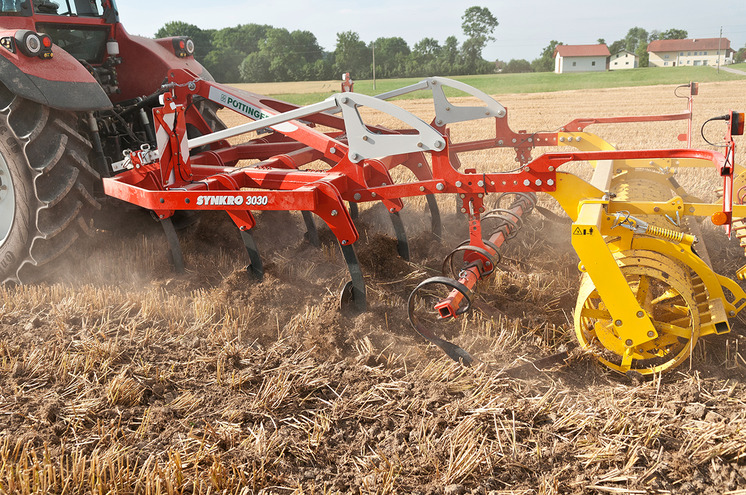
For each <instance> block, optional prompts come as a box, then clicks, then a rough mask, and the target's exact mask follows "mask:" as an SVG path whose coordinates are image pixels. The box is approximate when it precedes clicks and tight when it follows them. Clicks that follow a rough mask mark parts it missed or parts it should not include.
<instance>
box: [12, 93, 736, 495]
mask: <svg viewBox="0 0 746 495" xmlns="http://www.w3.org/2000/svg"><path fill="white" fill-rule="evenodd" d="M744 95H746V82H727V83H707V84H703V85H702V86H701V87H700V96H699V97H698V98H697V100H696V102H695V116H696V118H695V123H694V129H695V130H698V129H699V127H700V125H701V123H702V122H703V121H704V120H705V119H706V118H708V117H711V116H715V115H721V114H723V113H726V112H727V111H728V110H729V109H737V110H746V108H744V107H746V97H744ZM496 98H497V99H498V101H501V102H502V103H503V104H504V105H505V106H507V107H508V109H509V115H510V122H511V126H512V127H513V128H514V129H516V130H518V129H526V130H530V131H552V130H556V129H558V128H560V127H561V126H562V125H563V124H565V123H566V122H568V121H570V120H572V119H574V118H576V117H604V116H616V115H640V114H656V113H677V112H681V111H683V110H685V106H686V100H683V99H677V98H675V97H674V96H673V87H672V86H662V87H661V86H659V87H644V88H627V89H624V88H621V89H614V90H592V91H569V92H559V93H546V94H525V95H497V96H496ZM401 106H402V107H404V108H405V109H407V110H409V111H411V112H413V113H415V114H417V115H420V116H422V117H423V118H424V119H425V120H426V121H429V120H430V119H431V117H432V104H431V103H430V102H428V101H422V100H415V101H405V102H401ZM221 117H222V118H223V119H224V120H225V121H226V122H227V123H228V124H229V125H234V124H236V123H238V122H239V121H238V120H236V119H235V118H234V117H233V116H232V115H231V114H229V113H226V112H223V113H221ZM389 124H390V125H393V123H389ZM588 130H589V131H590V132H595V133H597V134H599V135H601V136H603V137H605V138H606V139H607V140H608V141H610V142H612V143H614V144H616V145H617V146H618V147H619V148H667V147H680V146H681V143H680V142H679V141H677V140H676V135H678V134H679V133H681V132H684V131H685V124H684V123H682V122H678V123H664V124H661V123H650V124H639V125H635V126H629V125H614V126H603V127H600V126H597V127H591V128H589V129H588ZM489 132H490V126H489V123H488V122H487V121H482V122H477V123H470V124H465V125H462V126H459V127H458V128H457V129H455V130H454V139H455V140H457V141H458V140H461V139H479V138H485V137H488V136H489ZM717 132H719V131H717ZM717 132H716V133H715V134H714V135H712V136H710V139H711V140H712V139H718V138H719V135H718V134H717ZM739 144H741V143H740V142H739ZM693 146H694V147H701V148H707V147H708V146H707V145H706V143H704V141H703V140H702V139H701V137H700V136H699V135H698V133H697V134H695V139H694V143H693ZM540 152H541V150H539V151H537V152H535V156H536V155H538V153H540ZM464 161H465V166H466V167H473V168H477V169H478V170H484V171H487V170H490V171H499V170H509V169H512V168H513V167H514V165H515V162H514V161H513V156H511V155H510V154H509V153H503V152H483V153H473V154H471V155H470V156H468V157H467V158H466V159H465V160H464ZM577 171H578V173H579V174H580V175H584V176H586V175H587V174H588V171H589V167H585V168H584V167H582V166H581V167H579V168H578V169H577ZM681 182H682V184H683V185H684V186H685V187H687V188H689V189H690V190H692V191H693V192H695V193H697V194H699V195H701V196H705V197H706V198H709V199H713V198H715V189H716V188H717V187H718V178H717V176H716V173H715V172H714V171H711V170H708V171H699V172H697V173H695V174H691V175H683V176H682V177H681ZM405 203H406V205H407V206H406V207H405V210H404V211H403V213H402V215H403V217H404V221H405V225H406V227H407V231H408V235H409V240H410V248H411V250H412V261H410V262H406V261H404V260H402V259H400V258H399V257H398V256H397V254H396V246H395V241H394V239H393V238H392V234H393V231H392V230H391V227H390V224H389V222H388V219H387V217H386V214H385V211H383V210H382V209H381V208H380V205H379V206H376V205H370V206H369V207H364V208H362V209H361V215H360V219H359V223H358V229H359V231H360V234H361V239H360V241H359V242H358V243H357V244H356V246H355V247H356V250H357V254H358V256H359V258H360V261H361V264H362V267H363V271H364V273H365V275H366V282H367V284H368V305H369V310H368V311H367V312H365V313H363V314H355V313H352V312H346V311H341V310H340V309H339V303H338V293H339V290H340V289H341V287H342V285H343V284H344V282H345V281H346V280H347V278H348V275H347V272H346V267H345V265H344V261H343V259H342V256H341V253H340V251H339V248H338V246H337V245H336V243H335V241H334V238H333V237H332V236H331V234H330V233H329V232H328V229H326V228H320V236H321V240H322V247H321V248H315V247H313V246H311V245H310V244H309V243H308V242H307V241H306V240H305V239H304V235H303V232H304V228H303V220H302V218H301V217H300V215H299V214H298V213H274V212H267V213H261V214H259V215H257V217H258V225H257V228H256V231H255V239H256V241H257V244H258V246H259V249H260V251H261V253H262V256H263V259H264V263H265V269H266V276H265V279H264V281H263V282H261V283H257V282H255V281H253V280H252V279H251V277H250V276H249V275H248V274H247V273H246V272H245V270H244V267H245V266H246V264H247V262H248V261H247V257H246V253H245V251H244V249H243V245H242V244H241V240H240V237H239V235H238V232H237V231H236V229H235V228H234V227H233V226H232V224H231V223H230V221H229V219H228V218H227V216H225V215H218V214H215V215H204V216H203V218H202V219H201V221H200V222H199V223H198V224H197V225H193V226H191V227H189V228H188V229H186V230H185V231H183V232H182V233H181V240H182V246H183V249H184V254H185V258H186V264H187V273H186V274H185V275H181V276H179V275H175V274H174V273H173V272H172V270H171V268H170V265H169V261H168V250H167V247H166V243H165V240H164V238H163V236H162V233H161V231H160V230H159V227H158V225H157V224H155V223H154V222H152V221H150V220H149V218H148V216H147V215H146V214H143V213H142V212H137V211H132V212H129V213H128V214H127V215H126V216H124V217H123V218H127V219H128V220H127V221H122V222H120V223H119V224H117V225H113V226H110V227H109V228H106V229H102V230H101V231H99V232H98V233H97V234H96V235H95V236H94V237H93V238H91V239H88V240H86V241H85V243H84V245H83V246H81V248H80V249H77V250H76V251H75V252H73V253H71V255H70V257H69V259H67V260H65V261H64V262H63V263H60V267H59V270H58V271H57V272H56V273H54V274H50V276H51V277H52V278H53V281H54V282H53V283H50V284H43V285H33V286H26V287H17V288H2V289H0V298H1V299H0V436H1V438H0V492H4V493H16V492H19V493H153V494H155V493H169V494H172V493H266V494H269V493H276V494H291V493H296V494H310V493H421V494H448V495H457V494H488V493H493V494H508V493H515V494H549V493H578V494H580V493H640V494H644V493H686V494H690V493H691V494H698V493H713V494H715V493H730V494H736V493H746V408H745V406H746V383H745V382H744V379H745V378H746V338H745V337H746V327H745V326H744V322H743V321H742V320H741V319H740V318H736V319H735V320H733V331H732V332H731V333H730V334H728V335H724V336H719V337H715V338H707V339H704V341H701V342H700V343H698V346H697V348H696V349H695V352H694V355H693V357H692V359H691V360H690V362H687V363H686V364H685V365H683V366H681V367H680V368H678V369H677V370H675V371H673V372H671V373H669V374H667V375H663V376H657V377H655V378H654V379H653V380H650V381H640V382H636V381H632V380H630V379H628V378H626V377H624V376H618V375H615V374H612V373H610V372H608V371H606V370H604V369H603V368H602V367H601V366H600V365H599V364H598V363H597V362H596V361H595V359H594V358H593V357H592V356H590V355H587V354H584V353H583V352H580V351H579V350H577V349H576V348H574V343H575V336H574V330H573V328H572V311H573V307H574V304H575V297H576V294H577V289H578V285H579V274H578V271H577V268H576V266H577V257H576V256H575V254H574V252H573V251H572V248H571V246H570V232H569V228H568V225H567V224H563V223H558V222H556V221H553V220H550V219H547V218H544V217H542V216H541V215H539V214H538V213H536V212H534V213H533V214H532V215H531V216H530V217H528V218H527V219H526V222H525V225H524V227H523V229H522V230H521V231H520V233H519V235H518V236H517V237H516V238H514V239H512V240H511V241H510V242H509V243H508V244H507V245H506V249H505V251H504V253H503V255H504V257H503V260H504V261H503V263H502V269H501V270H500V271H498V272H496V274H495V275H493V277H492V278H491V279H490V280H489V281H488V282H486V283H485V284H483V285H482V286H481V287H480V288H479V291H478V302H479V304H478V310H477V311H475V312H474V313H472V314H470V315H468V316H467V317H465V318H464V319H463V324H462V325H461V328H460V331H459V333H458V335H454V336H453V340H454V341H457V342H458V343H459V344H461V345H462V346H463V347H465V348H466V349H467V350H469V351H470V352H472V353H474V354H475V355H476V356H477V357H479V358H480V359H481V360H482V361H484V362H485V363H486V364H487V365H488V366H485V367H479V368H472V369H468V368H463V367H460V366H459V365H457V364H455V363H453V362H451V361H450V360H449V359H448V358H447V357H445V356H444V355H442V353H441V352H440V350H438V349H437V348H435V347H433V346H428V345H426V343H424V342H423V341H422V340H421V339H419V338H418V337H417V336H416V335H415V334H414V332H413V331H412V330H411V328H410V327H409V323H408V321H407V317H406V307H405V305H406V300H407V296H408V295H409V293H410V292H411V291H412V289H413V288H414V287H415V286H416V285H417V284H418V283H419V282H420V281H421V280H423V279H425V278H426V277H429V276H433V275H436V274H437V273H438V272H439V270H440V264H441V261H442V259H443V257H444V256H445V255H446V254H447V253H448V252H449V251H450V250H451V249H452V248H453V247H455V246H456V245H457V244H458V243H459V242H461V241H462V240H463V239H465V237H466V225H465V220H464V218H463V217H461V216H459V215H456V213H455V203H454V200H453V198H449V197H441V198H439V205H440V208H441V212H442V214H443V217H444V235H443V239H442V240H436V239H434V238H433V236H432V235H431V233H430V232H429V230H428V228H429V223H430V222H429V218H428V215H427V212H426V210H425V202H424V201H422V200H408V201H406V202H405ZM540 204H542V205H543V206H545V207H547V208H551V209H554V210H555V211H557V209H556V206H555V205H554V204H553V203H552V201H551V200H550V199H549V198H547V197H542V198H541V201H540ZM120 207H121V206H120ZM703 230H704V231H705V234H706V243H707V246H708V248H709V253H710V256H711V258H712V259H713V262H714V264H715V265H716V267H717V268H718V270H719V272H720V273H723V274H725V275H726V276H730V277H733V276H734V270H735V269H736V268H738V267H739V266H741V265H742V264H743V263H744V259H743V252H742V251H741V249H740V248H739V247H738V243H737V242H736V241H735V240H734V241H728V239H727V238H726V237H725V236H724V235H723V234H722V232H719V231H716V230H715V228H714V227H708V226H707V225H705V226H704V227H703ZM562 350H569V351H570V357H569V359H568V360H566V361H565V362H563V363H562V364H560V365H557V366H555V367H554V368H553V369H551V370H548V371H538V370H535V369H533V368H532V367H530V366H527V367H523V368H522V369H521V372H520V373H505V372H502V371H501V370H505V369H512V368H514V367H516V366H519V365H522V364H524V363H526V362H528V361H533V360H535V359H538V358H542V357H546V356H551V355H553V354H555V353H557V352H560V351H562Z"/></svg>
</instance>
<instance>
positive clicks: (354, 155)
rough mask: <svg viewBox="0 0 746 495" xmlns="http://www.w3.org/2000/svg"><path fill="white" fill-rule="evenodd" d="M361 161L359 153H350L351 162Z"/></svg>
mask: <svg viewBox="0 0 746 495" xmlns="http://www.w3.org/2000/svg"><path fill="white" fill-rule="evenodd" d="M359 159H360V155H358V154H357V153H350V160H352V161H353V162H354V161H357V160H359Z"/></svg>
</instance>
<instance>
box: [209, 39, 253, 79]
mask: <svg viewBox="0 0 746 495" xmlns="http://www.w3.org/2000/svg"><path fill="white" fill-rule="evenodd" d="M245 58H246V54H245V53H243V52H240V51H238V50H235V49H233V48H222V47H221V48H215V49H214V50H212V51H211V52H210V53H208V54H207V56H206V57H205V58H204V60H203V61H202V64H203V65H204V66H205V68H206V69H207V70H208V71H209V72H210V74H212V77H214V78H215V80H216V81H218V82H225V83H234V82H239V81H241V80H242V78H241V72H240V71H239V70H238V66H239V65H241V62H243V60H244V59H245Z"/></svg>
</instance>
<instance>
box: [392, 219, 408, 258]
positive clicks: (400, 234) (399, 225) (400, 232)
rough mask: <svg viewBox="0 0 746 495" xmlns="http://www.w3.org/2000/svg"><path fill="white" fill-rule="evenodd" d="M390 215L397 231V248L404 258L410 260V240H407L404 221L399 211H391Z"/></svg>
mask: <svg viewBox="0 0 746 495" xmlns="http://www.w3.org/2000/svg"><path fill="white" fill-rule="evenodd" d="M389 217H390V218H391V223H392V224H393V226H394V232H395V233H396V250H397V252H398V253H399V256H401V257H402V259H404V260H407V261H409V241H408V240H407V232H406V230H404V222H402V220H401V216H400V215H399V212H398V211H392V212H390V213H389Z"/></svg>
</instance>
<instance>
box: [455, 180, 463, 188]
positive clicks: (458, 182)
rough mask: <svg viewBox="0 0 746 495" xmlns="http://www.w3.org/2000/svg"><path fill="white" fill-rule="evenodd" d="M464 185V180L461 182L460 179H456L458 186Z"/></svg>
mask: <svg viewBox="0 0 746 495" xmlns="http://www.w3.org/2000/svg"><path fill="white" fill-rule="evenodd" d="M463 185H464V184H463V183H462V182H461V181H460V180H457V181H456V187H461V186H463Z"/></svg>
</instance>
